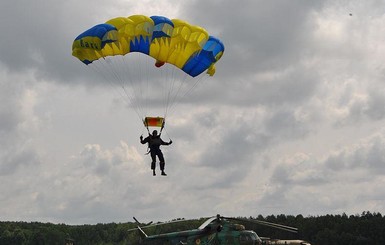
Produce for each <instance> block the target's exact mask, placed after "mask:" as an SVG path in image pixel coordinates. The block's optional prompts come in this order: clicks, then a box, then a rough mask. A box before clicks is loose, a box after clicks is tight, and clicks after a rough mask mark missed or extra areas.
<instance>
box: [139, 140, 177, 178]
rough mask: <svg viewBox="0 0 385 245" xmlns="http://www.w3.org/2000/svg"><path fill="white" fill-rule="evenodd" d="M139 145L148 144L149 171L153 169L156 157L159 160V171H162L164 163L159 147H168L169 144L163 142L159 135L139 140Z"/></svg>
mask: <svg viewBox="0 0 385 245" xmlns="http://www.w3.org/2000/svg"><path fill="white" fill-rule="evenodd" d="M140 143H142V144H146V143H148V148H149V149H150V155H151V159H152V162H151V169H152V170H154V169H155V163H156V156H158V158H159V165H160V170H162V171H163V170H164V166H165V161H164V157H163V153H162V151H161V150H160V146H161V145H170V143H169V142H164V141H163V140H162V139H161V138H160V135H157V136H153V135H149V136H148V137H146V138H145V139H144V140H141V141H140Z"/></svg>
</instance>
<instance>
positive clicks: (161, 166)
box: [159, 161, 167, 176]
mask: <svg viewBox="0 0 385 245" xmlns="http://www.w3.org/2000/svg"><path fill="white" fill-rule="evenodd" d="M159 165H160V170H161V171H162V175H163V176H167V174H166V173H165V172H164V165H165V163H164V161H161V162H160V163H159Z"/></svg>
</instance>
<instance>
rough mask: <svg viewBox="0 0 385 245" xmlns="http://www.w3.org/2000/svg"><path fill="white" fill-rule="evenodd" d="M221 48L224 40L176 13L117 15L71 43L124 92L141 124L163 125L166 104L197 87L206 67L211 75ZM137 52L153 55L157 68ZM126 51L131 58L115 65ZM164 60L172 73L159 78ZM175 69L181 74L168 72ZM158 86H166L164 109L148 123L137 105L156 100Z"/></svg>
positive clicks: (79, 55)
mask: <svg viewBox="0 0 385 245" xmlns="http://www.w3.org/2000/svg"><path fill="white" fill-rule="evenodd" d="M223 52H224V45H223V43H222V42H221V41H220V40H219V39H218V38H215V37H213V36H210V35H209V34H208V32H207V31H206V30H205V29H204V28H202V27H199V26H194V25H190V24H189V23H188V22H186V21H183V20H180V19H172V20H170V19H169V18H167V17H164V16H151V17H147V16H145V15H132V16H129V17H117V18H113V19H110V20H108V21H107V22H106V23H103V24H98V25H95V26H93V27H91V28H90V29H88V30H86V31H84V32H83V33H81V34H80V35H79V36H77V37H76V38H75V40H74V42H73V45H72V55H73V56H75V57H76V58H78V59H79V60H80V61H81V62H83V63H84V64H86V65H88V66H89V67H93V69H95V70H97V71H98V72H99V73H100V74H101V75H102V76H104V77H105V78H106V79H107V80H108V81H109V82H111V83H112V84H116V86H117V87H119V88H122V90H121V94H122V96H125V97H127V100H128V102H129V104H130V106H132V107H133V108H134V109H135V110H136V112H137V114H138V116H139V117H140V119H141V120H142V121H143V122H144V123H145V126H146V127H148V126H154V125H155V126H159V125H162V126H164V122H165V117H166V115H167V113H168V108H170V107H171V106H173V104H174V103H175V102H176V101H177V98H179V97H178V95H180V94H181V96H182V97H183V96H185V95H186V94H188V93H189V92H190V91H191V90H192V89H193V88H194V87H196V84H197V83H198V82H199V81H200V79H199V77H200V76H202V74H204V72H205V71H206V74H208V75H209V76H213V75H214V74H215V64H216V62H217V61H218V60H219V59H220V58H221V57H222V55H223ZM138 54H139V55H138ZM142 56H146V57H151V58H152V59H154V60H155V65H154V66H151V67H155V69H157V70H156V71H153V70H152V69H153V68H151V67H150V66H149V65H148V63H149V62H148V59H145V58H143V57H142ZM126 57H127V58H129V57H132V58H133V59H132V60H131V63H127V61H122V62H121V64H119V65H116V64H115V63H118V62H117V61H118V60H121V59H122V58H124V59H125V58H126ZM124 59H123V60H124ZM141 59H144V61H142V60H141ZM119 62H120V61H119ZM96 63H99V64H96ZM139 63H140V64H139ZM100 64H103V65H100ZM166 66H167V67H169V68H167V69H172V71H171V72H169V73H167V74H171V75H165V76H166V78H164V79H163V80H162V79H161V78H160V75H161V74H163V73H166V72H163V71H161V70H163V69H165V67H166ZM170 67H171V68H170ZM176 70H177V71H176ZM127 73H128V75H127ZM138 73H142V75H138ZM175 74H181V75H178V76H180V77H181V78H170V77H169V76H174V75H175ZM196 78H197V80H195V79H196ZM141 79H142V80H144V82H142V81H140V80H141ZM163 81H166V82H168V83H169V84H168V85H166V84H165V83H166V82H163ZM177 83H179V84H178V85H175V84H177ZM185 84H187V85H185ZM182 87H187V89H186V90H185V92H182ZM145 88H147V90H149V89H148V88H150V92H144V91H145ZM159 88H163V89H164V90H166V92H165V98H166V99H165V102H164V104H165V107H166V109H165V113H164V115H163V117H162V121H161V123H159V122H158V123H153V124H149V123H148V122H150V121H151V120H150V119H151V117H147V112H146V111H145V110H143V109H142V107H143V105H144V104H152V105H150V107H152V106H153V105H157V103H156V101H154V100H151V99H153V98H155V97H154V96H155V95H154V92H153V91H152V90H155V93H157V91H158V89H159ZM151 91H152V92H153V93H152V94H151ZM145 94H147V96H148V97H149V98H150V102H152V103H148V102H145V100H144V99H143V98H142V97H143V96H144V95H145ZM143 118H144V119H143ZM147 118H149V120H147ZM158 118H159V117H158ZM155 121H156V120H155ZM151 122H153V121H151Z"/></svg>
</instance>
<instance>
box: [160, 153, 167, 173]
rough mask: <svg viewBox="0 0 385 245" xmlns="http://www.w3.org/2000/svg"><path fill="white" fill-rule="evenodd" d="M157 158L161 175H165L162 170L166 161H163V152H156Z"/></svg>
mask: <svg viewBox="0 0 385 245" xmlns="http://www.w3.org/2000/svg"><path fill="white" fill-rule="evenodd" d="M158 158H159V165H160V170H161V171H162V175H167V174H166V173H165V172H164V167H165V165H166V163H165V161H164V157H163V153H162V152H161V151H159V152H158Z"/></svg>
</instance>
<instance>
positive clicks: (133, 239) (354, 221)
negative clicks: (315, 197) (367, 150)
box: [0, 211, 385, 245]
mask: <svg viewBox="0 0 385 245" xmlns="http://www.w3.org/2000/svg"><path fill="white" fill-rule="evenodd" d="M239 218H243V219H245V217H239ZM246 219H249V220H250V221H252V220H254V219H257V220H262V221H267V222H273V223H278V224H283V225H288V226H293V227H297V228H298V229H299V233H298V234H292V233H288V232H285V231H281V230H277V229H273V228H269V227H265V226H261V225H257V224H252V222H247V223H244V224H243V225H244V226H245V227H246V229H247V230H254V231H255V232H256V233H257V234H258V235H259V236H261V237H270V238H279V239H302V240H306V241H308V242H310V243H312V244H314V245H323V244H325V245H326V244H327V245H333V244H338V245H341V244H342V245H343V244H349V245H355V244H357V245H358V244H385V216H383V215H382V214H380V213H371V212H369V211H366V212H363V213H361V214H356V215H349V216H348V215H346V214H345V213H343V214H341V215H322V216H309V217H304V216H302V215H296V216H294V215H284V214H281V215H269V216H266V217H264V216H262V215H259V216H258V217H248V218H246ZM178 220H179V219H178ZM180 220H183V219H180ZM205 220H206V218H200V219H196V220H184V222H177V223H170V224H167V225H162V226H153V227H151V228H149V229H147V230H146V232H147V233H148V234H160V233H166V232H173V231H181V230H188V229H194V228H197V227H199V226H200V225H201V224H202V223H203V222H204V221H205ZM237 223H242V222H237ZM135 227H136V224H135V223H133V222H127V223H106V224H101V223H100V224H95V225H66V224H52V223H41V222H12V221H2V222H0V244H1V245H64V244H66V243H67V244H76V245H89V244H90V245H91V244H92V245H128V244H137V243H138V239H139V237H138V234H137V233H136V232H131V231H128V230H129V229H132V228H135Z"/></svg>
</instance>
